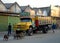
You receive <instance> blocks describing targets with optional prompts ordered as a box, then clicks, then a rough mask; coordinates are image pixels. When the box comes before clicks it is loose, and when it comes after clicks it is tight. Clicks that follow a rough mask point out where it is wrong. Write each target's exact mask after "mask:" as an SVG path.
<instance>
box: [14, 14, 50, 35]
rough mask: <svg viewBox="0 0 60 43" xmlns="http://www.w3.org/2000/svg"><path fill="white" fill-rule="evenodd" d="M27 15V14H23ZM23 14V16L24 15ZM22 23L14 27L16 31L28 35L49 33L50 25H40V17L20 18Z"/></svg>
mask: <svg viewBox="0 0 60 43" xmlns="http://www.w3.org/2000/svg"><path fill="white" fill-rule="evenodd" d="M23 14H26V13H23ZM23 14H22V15H23ZM20 21H21V22H20V23H17V24H15V25H14V30H15V31H16V30H17V29H18V28H19V29H20V31H23V32H25V33H26V34H27V35H30V36H31V35H33V33H36V32H37V31H42V32H43V33H47V32H48V28H49V26H48V25H50V24H46V23H45V24H40V20H38V16H34V17H31V16H24V15H23V16H20Z"/></svg>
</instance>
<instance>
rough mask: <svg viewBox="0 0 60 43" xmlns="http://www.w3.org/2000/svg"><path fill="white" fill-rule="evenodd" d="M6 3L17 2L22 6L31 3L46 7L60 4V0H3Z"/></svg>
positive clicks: (31, 4) (34, 5)
mask: <svg viewBox="0 0 60 43" xmlns="http://www.w3.org/2000/svg"><path fill="white" fill-rule="evenodd" d="M2 1H3V2H4V3H13V2H17V3H18V4H19V5H20V6H25V5H30V6H31V7H46V6H50V5H60V0H2Z"/></svg>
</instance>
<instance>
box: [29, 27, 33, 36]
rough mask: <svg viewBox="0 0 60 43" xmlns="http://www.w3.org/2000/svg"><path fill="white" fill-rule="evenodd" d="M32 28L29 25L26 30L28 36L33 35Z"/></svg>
mask: <svg viewBox="0 0 60 43" xmlns="http://www.w3.org/2000/svg"><path fill="white" fill-rule="evenodd" d="M32 29H33V28H32V27H30V28H29V30H28V35H29V36H32V35H33V30H32Z"/></svg>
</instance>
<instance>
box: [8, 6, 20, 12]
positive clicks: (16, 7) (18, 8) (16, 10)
mask: <svg viewBox="0 0 60 43" xmlns="http://www.w3.org/2000/svg"><path fill="white" fill-rule="evenodd" d="M9 10H10V11H11V12H17V13H20V12H21V9H20V7H18V5H13V6H12V7H11V8H10V9H9Z"/></svg>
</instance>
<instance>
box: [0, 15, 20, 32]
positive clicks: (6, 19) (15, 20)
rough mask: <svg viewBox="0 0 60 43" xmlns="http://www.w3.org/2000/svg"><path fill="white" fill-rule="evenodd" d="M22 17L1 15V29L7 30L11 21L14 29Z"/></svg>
mask: <svg viewBox="0 0 60 43" xmlns="http://www.w3.org/2000/svg"><path fill="white" fill-rule="evenodd" d="M19 22H20V18H19V17H14V16H0V31H6V30H7V29H8V24H9V23H11V25H12V29H13V24H16V23H19Z"/></svg>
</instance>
